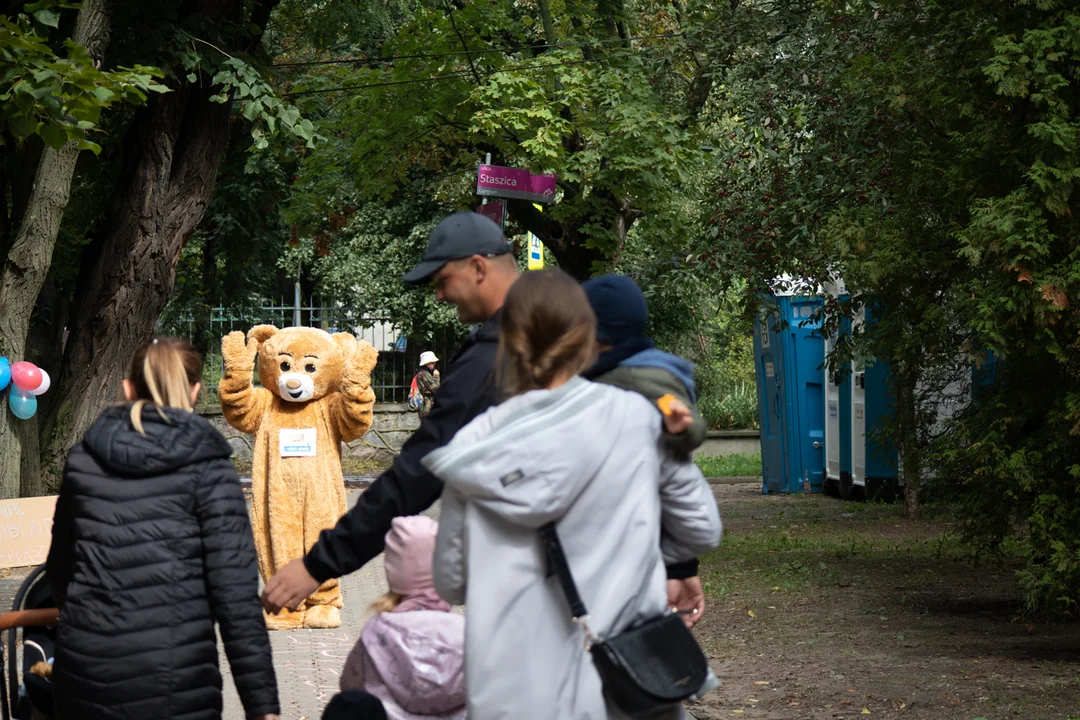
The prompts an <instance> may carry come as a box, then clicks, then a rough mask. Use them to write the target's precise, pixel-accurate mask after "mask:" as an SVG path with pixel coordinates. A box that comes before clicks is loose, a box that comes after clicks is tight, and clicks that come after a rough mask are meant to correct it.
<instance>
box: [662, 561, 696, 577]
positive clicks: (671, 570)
mask: <svg viewBox="0 0 1080 720" xmlns="http://www.w3.org/2000/svg"><path fill="white" fill-rule="evenodd" d="M697 574H698V559H697V558H692V559H690V560H687V561H685V562H681V563H672V564H671V565H668V566H667V579H668V580H686V579H688V578H692V577H696V576H697Z"/></svg>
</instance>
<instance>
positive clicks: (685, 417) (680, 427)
mask: <svg viewBox="0 0 1080 720" xmlns="http://www.w3.org/2000/svg"><path fill="white" fill-rule="evenodd" d="M656 404H657V406H658V407H659V408H660V412H661V413H663V415H664V429H665V430H667V431H668V432H669V433H671V434H672V435H678V434H679V433H681V432H683V431H685V430H686V429H687V428H688V427H690V426H691V425H693V424H694V416H693V415H692V414H691V413H690V408H688V407H686V404H685V403H683V402H682V401H681V400H679V399H678V398H676V397H675V396H674V395H664V396H663V397H662V398H660V399H659V400H657V401H656Z"/></svg>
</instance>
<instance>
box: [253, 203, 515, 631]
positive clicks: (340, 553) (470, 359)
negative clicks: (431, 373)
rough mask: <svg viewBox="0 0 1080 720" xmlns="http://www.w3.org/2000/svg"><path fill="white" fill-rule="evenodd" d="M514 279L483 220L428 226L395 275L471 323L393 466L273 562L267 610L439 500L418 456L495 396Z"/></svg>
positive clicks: (364, 553)
mask: <svg viewBox="0 0 1080 720" xmlns="http://www.w3.org/2000/svg"><path fill="white" fill-rule="evenodd" d="M517 278H518V266H517V261H516V259H515V258H514V256H513V253H512V252H511V248H510V245H509V244H508V243H507V242H506V238H505V237H503V234H502V230H500V229H499V226H498V225H496V224H495V223H494V222H493V221H492V220H491V219H489V218H487V217H485V216H483V215H480V214H479V213H474V212H460V213H456V214H454V215H451V216H450V217H448V218H446V219H445V220H443V221H442V222H440V223H439V224H438V226H437V227H436V228H435V229H434V230H433V231H432V232H431V235H430V237H429V238H428V245H427V249H426V250H425V251H424V256H423V258H422V259H421V261H420V263H419V264H418V265H417V266H416V267H415V268H413V269H412V270H410V271H409V272H408V273H406V274H405V277H404V280H405V282H406V283H409V284H413V285H415V284H421V283H425V282H429V281H430V282H431V283H432V284H433V285H434V286H435V296H436V298H437V299H438V300H439V301H440V302H447V303H451V304H452V305H454V306H455V307H457V311H458V318H459V319H460V320H461V322H463V323H467V324H479V328H478V329H477V330H476V331H474V332H473V333H472V335H470V336H469V339H468V340H467V341H466V342H465V344H464V345H463V346H462V348H461V349H460V350H459V351H458V352H457V354H455V355H454V357H453V359H452V360H451V362H450V365H449V367H448V369H447V373H446V377H445V378H444V379H443V380H442V383H441V387H440V388H439V391H438V395H437V398H438V402H436V403H435V405H434V407H433V408H432V411H431V414H430V415H428V416H427V417H425V418H424V419H423V420H422V421H421V423H420V428H419V429H418V430H417V431H416V432H415V433H413V435H412V437H410V438H409V439H408V441H406V442H405V444H404V445H403V446H402V448H401V452H400V453H398V455H397V457H395V458H394V463H393V465H391V466H390V468H389V469H388V470H386V471H385V472H384V473H383V474H382V475H380V476H379V477H378V479H376V480H375V482H373V483H372V484H371V486H370V487H369V488H368V489H367V490H366V491H365V492H364V493H363V494H361V495H360V498H359V499H358V500H357V502H356V505H355V506H353V508H352V510H350V511H349V512H348V514H346V515H345V516H343V517H342V518H341V519H340V520H339V521H338V523H337V525H336V526H334V527H333V528H331V529H329V530H324V531H323V532H322V534H321V535H320V536H319V540H318V542H316V543H315V545H314V546H313V547H312V548H311V550H310V551H309V552H308V553H307V555H305V556H304V557H303V558H302V559H298V560H293V561H292V562H291V563H289V564H288V565H286V566H285V567H283V568H281V570H279V571H278V572H277V574H276V575H274V577H272V578H271V579H270V581H269V582H268V583H267V584H266V588H265V589H264V590H263V595H262V599H263V605H264V606H265V607H266V609H267V610H268V611H269V612H275V613H276V612H278V611H279V610H280V609H281V608H282V607H289V608H293V609H295V608H296V607H298V606H299V604H300V603H302V602H303V601H304V599H305V598H307V597H308V596H309V595H311V593H313V592H315V590H316V589H317V588H318V587H319V585H320V584H322V583H323V582H325V581H326V580H329V579H330V578H339V577H341V576H343V575H348V574H349V573H351V572H355V571H356V570H359V569H360V568H361V567H363V566H364V565H365V564H366V563H367V562H368V561H369V560H371V559H372V558H374V557H375V556H376V555H378V554H379V553H380V552H382V550H383V545H384V538H385V536H386V533H387V532H388V531H389V530H390V525H391V522H392V521H393V519H394V518H395V517H398V516H401V515H417V514H419V513H421V512H423V511H424V510H426V509H428V508H429V507H431V506H432V505H433V504H434V503H435V501H436V500H438V499H439V495H440V494H441V493H442V483H441V482H440V481H439V480H438V479H437V478H436V477H434V476H433V475H431V473H429V472H428V471H427V470H426V469H425V468H424V467H423V465H421V464H420V460H421V459H423V457H424V456H425V455H427V454H428V453H429V452H431V451H432V450H434V449H436V448H438V447H442V446H443V445H445V444H446V443H448V442H450V439H451V438H453V437H454V434H455V433H456V432H457V431H458V430H459V429H461V428H462V427H464V426H465V425H467V424H468V423H469V422H470V421H471V420H472V419H473V418H475V417H476V416H478V415H480V414H481V413H482V412H484V411H485V410H487V409H488V408H489V407H491V406H493V405H495V404H496V403H497V402H498V396H497V393H496V387H495V353H496V349H497V347H498V342H499V310H500V309H501V308H502V306H503V302H504V301H505V300H506V293H507V292H509V290H510V286H511V285H513V284H514V282H515V281H516V280H517Z"/></svg>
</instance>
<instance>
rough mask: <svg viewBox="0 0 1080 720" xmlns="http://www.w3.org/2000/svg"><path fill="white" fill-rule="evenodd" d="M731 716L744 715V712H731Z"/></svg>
mask: <svg viewBox="0 0 1080 720" xmlns="http://www.w3.org/2000/svg"><path fill="white" fill-rule="evenodd" d="M731 714H732V715H742V714H743V711H742V710H732V711H731Z"/></svg>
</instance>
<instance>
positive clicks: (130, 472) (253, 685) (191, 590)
mask: <svg viewBox="0 0 1080 720" xmlns="http://www.w3.org/2000/svg"><path fill="white" fill-rule="evenodd" d="M201 375H202V358H201V356H200V355H199V353H198V351H196V350H195V348H194V347H192V346H191V345H190V344H189V343H187V342H184V341H181V340H175V339H170V338H161V339H157V340H154V341H153V342H152V343H149V344H147V345H145V346H143V347H141V348H139V350H138V351H137V352H136V354H135V357H134V359H133V360H132V365H131V372H130V375H129V379H128V380H125V381H124V392H125V394H126V396H127V398H128V400H129V401H133V403H132V404H130V405H126V406H122V407H111V408H108V409H106V410H105V411H104V412H102V414H101V416H100V417H98V419H97V421H96V422H95V423H94V425H93V426H92V427H91V428H90V430H89V431H87V433H86V437H85V438H84V439H83V441H82V442H81V443H79V444H78V445H76V446H75V447H74V448H73V449H72V450H71V453H70V454H69V455H68V460H67V467H66V468H65V470H64V482H63V484H62V485H61V487H60V497H59V499H58V500H57V504H56V517H55V519H54V522H53V539H52V547H51V549H50V550H49V558H48V562H47V565H46V574H47V576H48V579H49V583H50V584H51V586H52V589H53V595H54V596H55V598H56V602H57V605H58V606H59V608H60V626H59V630H58V633H57V648H56V661H55V667H54V670H53V676H52V678H53V684H54V689H55V698H56V716H57V718H58V720H97V719H102V720H106V719H107V720H113V719H115V720H120V719H124V720H150V719H153V720H180V719H183V720H217V719H218V718H220V717H221V702H222V701H221V674H220V672H219V670H218V652H217V639H216V637H215V634H214V623H215V622H216V623H218V625H219V626H220V629H221V637H222V639H223V641H224V644H225V651H226V653H227V655H228V657H229V664H230V665H231V666H232V672H233V677H234V679H235V682H236V687H237V690H238V691H239V694H240V699H241V701H242V702H243V704H244V710H245V712H246V715H247V717H248V718H264V719H270V718H276V717H277V713H278V712H279V705H278V694H277V682H276V679H275V677H274V666H273V661H272V659H271V656H270V639H269V637H268V635H267V631H266V625H265V622H264V620H263V614H262V609H261V607H260V605H259V598H258V569H257V561H256V558H255V546H254V542H253V540H252V535H251V526H250V522H249V520H248V513H247V507H246V505H245V502H244V496H243V493H242V491H241V489H240V483H239V481H238V479H237V477H236V472H235V470H234V469H233V465H232V462H231V461H230V460H229V456H230V455H231V454H232V450H231V448H230V447H229V444H228V443H227V442H226V441H225V438H223V437H222V436H221V434H220V433H219V432H218V431H217V430H215V429H214V427H213V426H211V425H210V423H208V422H206V421H205V420H203V419H202V418H201V417H199V416H198V415H195V414H194V413H192V406H193V404H194V402H195V398H196V397H197V395H198V391H199V379H200V378H201Z"/></svg>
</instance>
